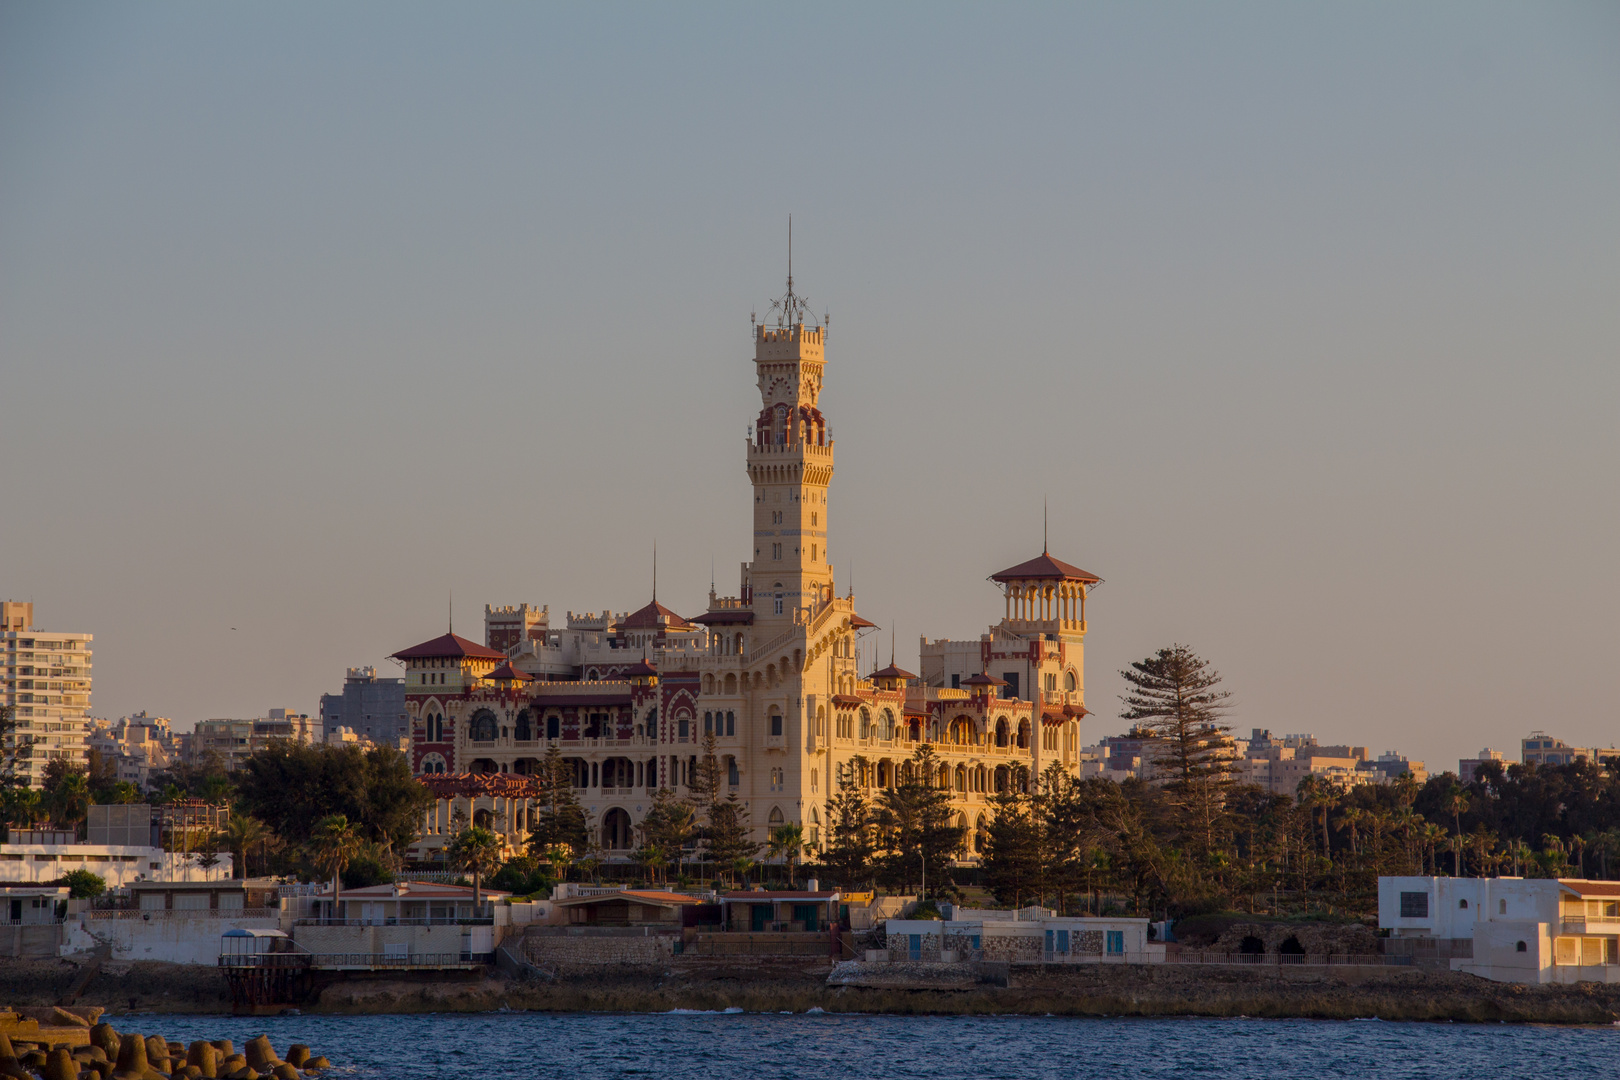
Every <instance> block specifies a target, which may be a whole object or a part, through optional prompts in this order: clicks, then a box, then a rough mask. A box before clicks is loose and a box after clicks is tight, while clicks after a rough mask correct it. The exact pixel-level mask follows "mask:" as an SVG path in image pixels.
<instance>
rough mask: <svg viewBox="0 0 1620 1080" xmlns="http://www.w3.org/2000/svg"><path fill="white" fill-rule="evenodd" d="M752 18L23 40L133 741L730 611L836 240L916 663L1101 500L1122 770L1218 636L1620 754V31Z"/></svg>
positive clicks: (846, 548) (856, 488)
mask: <svg viewBox="0 0 1620 1080" xmlns="http://www.w3.org/2000/svg"><path fill="white" fill-rule="evenodd" d="M751 16H753V13H752V12H745V11H743V10H741V9H738V10H732V9H729V8H709V9H704V10H702V11H697V12H691V11H675V10H670V11H658V12H645V11H642V12H636V13H634V17H633V18H632V17H631V14H630V13H628V12H627V13H624V14H623V16H622V17H615V15H614V13H612V12H603V11H599V10H589V9H584V10H581V9H568V8H557V9H552V8H544V7H535V8H521V9H509V8H501V7H480V6H473V7H464V8H458V9H455V10H454V11H450V10H448V9H446V10H435V9H400V8H397V7H394V6H388V7H383V6H381V5H370V4H354V5H345V6H343V7H341V8H337V9H327V8H316V7H281V8H259V7H252V6H241V7H230V8H216V9H206V8H203V9H200V8H195V7H189V6H188V7H179V6H168V5H161V4H159V5H142V6H133V7H131V6H119V5H82V6H73V7H69V8H60V7H53V6H31V5H12V6H8V7H6V8H4V9H0V243H3V244H4V246H5V249H6V251H7V258H6V259H4V260H0V328H3V331H0V332H3V337H0V358H3V359H0V510H3V512H4V514H5V518H4V524H3V525H0V529H3V532H0V538H3V539H0V598H5V599H16V600H33V601H34V602H35V620H36V622H37V624H38V625H40V626H41V627H43V628H47V629H56V630H62V631H72V632H80V633H88V634H93V635H94V636H95V641H94V645H95V687H94V696H93V699H92V702H91V712H92V714H94V715H96V716H101V717H108V718H116V717H118V716H122V715H127V714H132V713H136V712H139V711H141V710H147V711H149V712H151V713H152V714H153V715H163V716H167V717H171V718H172V719H174V720H175V722H176V724H177V726H180V727H183V728H189V727H190V726H191V725H192V724H193V723H195V721H197V720H200V719H208V718H215V717H252V716H258V715H261V714H262V712H263V711H264V710H266V709H268V708H270V707H272V706H277V707H296V708H297V709H298V710H300V711H302V712H307V713H309V714H311V715H317V714H318V710H319V707H320V697H321V695H322V694H328V693H338V692H340V691H341V690H342V687H343V685H344V678H345V672H346V669H348V668H356V667H364V666H375V667H376V668H377V669H378V674H379V675H383V676H394V675H396V674H397V670H396V668H395V666H394V665H393V664H391V663H389V662H388V661H387V659H386V658H387V657H388V656H389V655H390V654H391V653H393V652H395V651H397V650H399V649H401V648H403V647H405V646H408V645H411V644H413V643H415V642H418V641H422V640H424V639H425V638H427V637H428V636H430V635H432V634H437V633H442V632H443V627H444V625H445V618H446V610H445V605H446V601H447V598H448V596H449V595H450V594H451V593H452V592H453V593H454V596H455V598H456V609H457V616H456V628H457V630H458V632H460V633H462V634H463V635H465V636H467V637H469V638H472V639H474V640H482V626H481V622H480V619H481V616H482V611H483V605H484V604H485V603H490V604H496V605H502V604H516V603H523V602H529V603H534V604H548V605H550V608H551V610H552V612H554V613H558V612H562V611H566V610H567V609H569V608H572V609H574V610H600V609H601V608H603V607H605V606H606V607H611V608H612V609H613V610H615V611H632V610H635V609H637V608H639V607H641V606H642V605H643V604H645V603H646V601H647V599H648V598H649V596H650V592H651V581H650V552H651V548H652V544H653V542H654V540H656V542H657V544H658V551H659V581H658V593H659V599H660V601H662V602H663V603H664V604H666V605H667V606H669V607H671V608H672V609H674V610H675V611H677V612H678V613H680V614H682V615H692V614H695V613H697V612H699V611H701V610H702V609H703V607H704V605H705V603H706V598H707V592H708V587H709V581H710V573H711V570H710V568H711V565H712V566H713V567H714V568H715V570H714V573H715V575H716V577H717V578H718V582H717V584H718V588H719V590H720V591H721V592H722V593H727V592H731V591H733V590H734V587H735V584H736V578H737V567H738V565H739V563H740V562H742V561H743V560H744V559H746V558H748V557H749V552H748V551H746V550H743V546H742V542H741V541H740V540H739V537H740V536H744V535H745V534H746V523H747V521H748V514H749V502H748V500H749V494H748V492H749V485H748V480H747V477H746V476H745V475H744V474H743V471H742V469H741V468H740V466H739V464H738V463H739V461H740V460H741V446H742V442H743V440H744V437H745V431H746V429H747V426H748V424H749V422H750V420H751V419H752V418H753V416H754V414H755V412H756V411H757V403H756V404H754V405H751V404H750V402H749V396H750V394H749V391H750V387H749V385H748V380H747V377H746V372H747V370H748V366H749V359H750V355H751V353H750V344H749V340H748V338H747V336H746V335H747V333H748V316H749V313H750V311H751V310H752V311H755V312H763V311H764V310H765V304H766V303H767V302H768V300H769V298H770V297H772V296H775V295H779V294H780V292H781V289H782V278H783V276H784V273H785V258H786V252H785V235H784V233H785V224H786V219H787V215H788V213H789V212H792V213H793V215H794V276H795V282H796V285H797V286H798V287H799V288H800V289H801V290H802V291H803V292H805V293H807V294H808V295H809V296H810V297H811V298H812V301H813V303H814V305H815V310H816V311H818V312H820V311H830V312H831V315H832V325H831V333H830V338H829V342H828V365H829V382H828V389H827V401H828V403H829V405H828V415H829V416H832V417H833V418H834V424H835V427H834V430H833V435H834V436H835V437H836V438H837V439H838V442H839V447H838V453H839V471H838V476H837V478H836V479H835V481H834V482H833V484H832V488H831V495H830V505H831V507H832V513H833V514H834V515H835V520H836V526H835V528H836V534H835V535H834V536H832V537H830V538H829V543H830V545H831V547H832V552H833V561H834V564H835V566H836V574H837V587H838V591H839V592H840V593H842V592H844V591H845V590H846V589H847V588H848V585H849V581H850V579H851V578H853V581H854V585H855V588H856V595H857V600H858V603H859V607H860V610H861V612H862V614H863V615H865V616H867V617H868V618H871V619H872V620H874V621H875V622H877V623H878V624H879V625H880V626H882V627H883V634H882V637H883V638H884V639H885V642H886V641H887V639H888V637H889V635H890V633H891V631H892V632H893V633H894V635H895V640H896V641H897V659H898V660H899V662H900V664H901V665H902V666H906V665H907V664H908V663H913V664H914V663H915V661H916V658H917V639H918V635H919V634H920V633H924V632H926V633H928V634H929V635H930V636H937V635H942V634H946V635H952V636H957V637H960V636H964V635H977V634H978V633H979V632H981V630H982V629H983V626H984V625H985V624H986V623H988V622H991V621H993V620H994V619H996V618H998V617H999V616H1000V604H1001V598H1000V596H999V594H998V593H997V592H996V591H995V589H994V587H993V586H992V585H990V584H988V583H984V582H983V580H982V579H983V578H984V577H985V576H986V575H988V574H990V573H992V572H994V571H996V570H997V569H999V568H1001V567H1004V566H1009V565H1012V564H1014V563H1016V562H1018V561H1020V560H1023V559H1027V558H1029V557H1030V555H1031V554H1033V553H1034V552H1036V551H1038V550H1039V548H1040V546H1041V537H1042V506H1043V502H1044V503H1045V504H1046V505H1047V507H1048V508H1049V510H1048V513H1049V518H1050V521H1049V526H1048V528H1049V535H1050V543H1049V546H1050V549H1051V551H1052V553H1053V554H1055V555H1057V556H1059V557H1061V558H1063V559H1065V560H1068V561H1069V562H1072V563H1074V564H1076V565H1078V566H1080V567H1083V568H1085V569H1086V570H1089V571H1091V572H1093V573H1095V574H1097V575H1099V576H1100V577H1102V578H1103V579H1105V582H1106V584H1104V585H1103V586H1101V587H1100V588H1099V589H1098V590H1097V591H1096V594H1095V596H1094V597H1093V598H1092V600H1091V604H1092V607H1091V612H1090V616H1089V619H1090V631H1089V635H1088V637H1087V648H1086V653H1087V656H1086V681H1087V687H1086V691H1087V695H1086V696H1087V705H1088V707H1089V708H1090V709H1091V712H1092V714H1093V715H1091V716H1089V717H1087V718H1086V720H1085V722H1084V725H1083V727H1082V738H1083V741H1084V742H1085V743H1086V744H1088V745H1089V744H1093V743H1095V742H1096V741H1097V740H1098V739H1099V738H1100V737H1102V736H1103V735H1106V734H1112V733H1118V732H1121V731H1123V730H1124V729H1125V727H1126V725H1125V724H1124V722H1123V721H1120V720H1118V719H1117V718H1116V717H1117V713H1118V711H1119V709H1118V703H1117V697H1116V695H1117V694H1118V693H1119V692H1120V691H1121V687H1122V680H1120V679H1119V678H1118V677H1117V676H1116V674H1115V672H1116V671H1117V670H1118V669H1119V668H1121V667H1124V666H1126V665H1128V664H1129V663H1130V662H1131V661H1133V660H1137V659H1140V658H1142V657H1144V656H1146V655H1148V654H1149V653H1151V652H1152V651H1153V650H1155V649H1157V648H1159V647H1161V646H1166V645H1169V644H1171V643H1172V642H1183V643H1186V644H1188V645H1190V646H1191V647H1193V648H1194V649H1196V650H1197V651H1198V652H1199V653H1200V654H1201V655H1202V656H1203V657H1204V658H1206V659H1207V660H1208V661H1209V662H1210V663H1211V664H1212V665H1213V666H1214V667H1216V668H1217V669H1219V670H1220V671H1221V672H1222V673H1223V675H1224V676H1225V677H1226V685H1227V686H1228V688H1230V689H1231V690H1232V691H1233V692H1234V694H1235V702H1236V705H1235V708H1234V710H1233V712H1232V714H1231V717H1230V721H1231V723H1232V725H1233V727H1234V729H1235V730H1236V731H1237V732H1239V733H1246V732H1248V731H1249V730H1250V729H1251V728H1257V727H1258V728H1269V729H1270V730H1272V731H1273V732H1276V733H1278V734H1281V733H1284V732H1288V733H1294V732H1310V733H1313V734H1315V735H1316V736H1317V737H1318V738H1319V739H1321V740H1323V741H1324V742H1328V743H1354V744H1357V745H1362V744H1364V745H1366V746H1367V747H1369V749H1370V750H1371V753H1372V754H1373V755H1374V756H1376V755H1377V754H1379V753H1381V752H1383V751H1385V750H1399V751H1401V752H1403V753H1405V754H1408V755H1410V756H1411V757H1413V758H1417V759H1421V760H1424V761H1425V762H1427V764H1428V766H1429V768H1430V770H1431V771H1433V772H1439V771H1442V770H1444V769H1454V768H1456V765H1457V759H1458V758H1460V757H1471V756H1473V755H1475V754H1476V753H1477V752H1478V751H1479V750H1480V749H1481V748H1483V747H1487V746H1489V747H1491V748H1494V749H1496V750H1499V751H1502V752H1503V753H1505V754H1507V755H1508V756H1510V757H1512V756H1516V755H1517V752H1518V749H1519V740H1520V739H1521V738H1522V737H1523V736H1525V735H1526V734H1528V733H1529V732H1530V731H1532V730H1536V729H1540V730H1544V731H1546V732H1548V733H1549V734H1551V735H1554V736H1557V737H1558V738H1562V739H1564V740H1566V741H1567V742H1569V743H1570V744H1572V745H1574V746H1586V747H1601V746H1609V745H1612V744H1613V743H1615V742H1616V741H1620V740H1617V739H1616V737H1615V736H1616V727H1617V720H1620V716H1617V715H1616V710H1615V707H1614V705H1613V703H1612V700H1611V696H1610V695H1609V694H1608V692H1607V690H1608V688H1607V685H1606V682H1607V680H1606V678H1605V676H1606V675H1607V673H1608V671H1609V670H1611V669H1612V668H1613V666H1614V656H1615V654H1616V648H1617V646H1620V632H1617V631H1616V629H1615V622H1614V619H1613V615H1612V612H1611V610H1610V608H1611V602H1610V597H1612V596H1613V595H1615V594H1616V592H1617V590H1620V561H1617V560H1616V559H1614V557H1613V552H1614V537H1615V536H1616V535H1620V485H1617V484H1616V483H1615V481H1614V474H1615V471H1616V464H1617V462H1620V425H1616V423H1615V417H1616V403H1617V402H1620V364H1617V363H1616V362H1615V360H1616V357H1617V356H1620V305H1617V304H1615V302H1614V297H1615V296H1616V295H1620V204H1617V202H1616V200H1615V199H1614V197H1613V193H1614V192H1615V191H1616V190H1620V69H1617V68H1616V66H1615V64H1614V62H1613V60H1614V57H1615V56H1616V55H1620V11H1617V9H1615V8H1614V7H1613V6H1612V5H1598V4H1548V5H1538V6H1535V7H1533V8H1523V7H1514V6H1480V5H1467V6H1464V5H1461V4H1435V5H1429V6H1425V7H1422V8H1398V7H1387V8H1354V7H1347V8H1339V9H1331V8H1325V9H1318V8H1286V7H1276V6H1269V5H1267V6H1261V5H1254V4H1235V5H1228V6H1223V7H1221V8H1218V9H1201V10H1188V9H1181V8H1171V7H1167V6H1166V7H1159V6H1153V5H1130V6H1121V7H1106V8H1104V7H1093V8H1085V9H1060V10H1050V9H1036V8H1016V7H1013V8H1007V7H1002V8H998V9H996V10H994V11H991V10H988V9H986V10H976V9H960V10H953V11H944V12H942V11H940V10H939V9H935V8H927V9H924V8H904V7H894V8H888V9H877V10H871V9H865V8H858V7H848V8H827V9H820V10H817V11H815V12H808V11H794V12H782V13H778V14H777V15H775V16H773V17H772V18H770V19H768V20H760V19H758V18H757V17H751ZM886 647H887V646H886V644H885V646H884V648H885V649H886ZM887 659H888V657H887V655H886V653H885V655H884V656H883V657H882V661H881V662H887ZM867 666H868V668H870V666H871V665H870V664H868V665H867ZM912 670H915V668H912Z"/></svg>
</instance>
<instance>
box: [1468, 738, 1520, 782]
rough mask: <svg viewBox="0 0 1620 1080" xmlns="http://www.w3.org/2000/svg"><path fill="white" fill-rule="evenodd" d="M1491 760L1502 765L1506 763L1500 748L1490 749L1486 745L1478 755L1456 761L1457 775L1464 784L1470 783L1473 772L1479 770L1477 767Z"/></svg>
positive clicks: (1472, 778)
mask: <svg viewBox="0 0 1620 1080" xmlns="http://www.w3.org/2000/svg"><path fill="white" fill-rule="evenodd" d="M1491 762H1495V763H1496V764H1498V765H1501V766H1504V767H1506V765H1507V764H1508V763H1507V762H1506V761H1504V760H1503V758H1502V752H1501V751H1500V750H1492V749H1491V748H1490V747H1488V746H1487V747H1486V748H1485V749H1483V750H1481V751H1480V752H1479V756H1478V757H1471V758H1463V759H1462V760H1461V761H1459V762H1457V777H1458V778H1459V779H1460V780H1462V782H1463V783H1465V784H1468V783H1472V782H1473V780H1474V774H1475V773H1476V772H1478V771H1479V767H1480V766H1481V765H1485V764H1489V763H1491Z"/></svg>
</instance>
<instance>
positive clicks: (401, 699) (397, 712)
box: [321, 604, 546, 747]
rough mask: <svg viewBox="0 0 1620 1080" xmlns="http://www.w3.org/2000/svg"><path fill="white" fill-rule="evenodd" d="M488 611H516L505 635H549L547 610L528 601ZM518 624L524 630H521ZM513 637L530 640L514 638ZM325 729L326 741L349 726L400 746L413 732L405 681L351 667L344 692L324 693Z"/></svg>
mask: <svg viewBox="0 0 1620 1080" xmlns="http://www.w3.org/2000/svg"><path fill="white" fill-rule="evenodd" d="M486 610H489V611H494V612H495V614H496V616H497V618H498V619H499V618H501V617H502V616H504V615H505V614H506V613H508V612H515V613H516V614H515V615H514V616H512V617H510V618H507V619H506V620H505V621H504V622H500V623H499V624H498V626H499V633H500V634H501V635H503V638H504V637H505V636H509V635H510V634H516V633H520V632H521V633H524V634H526V633H528V629H527V628H528V627H531V626H534V625H538V626H539V627H540V636H541V638H542V639H543V638H544V636H545V619H546V614H545V611H544V610H543V609H542V610H539V611H531V610H530V608H529V605H527V604H524V605H522V608H521V609H513V608H499V609H486ZM508 623H510V624H512V625H508ZM514 626H521V627H523V629H522V630H521V631H519V630H517V629H514V628H513V627H514ZM495 632H496V629H495V624H492V628H491V633H492V634H494V633H495ZM512 640H513V641H514V642H517V641H520V640H529V639H527V638H521V637H513V638H512ZM321 728H322V732H321V737H322V739H323V740H324V741H326V742H332V741H343V740H342V739H341V738H339V739H337V740H334V739H333V735H334V733H336V732H337V731H338V729H339V728H347V729H349V730H350V731H352V732H353V733H354V734H355V736H357V737H362V738H365V739H368V740H370V741H371V742H372V743H375V744H377V745H386V746H396V747H397V746H399V745H400V740H402V739H405V740H408V739H409V738H410V734H411V721H410V715H409V714H408V713H406V711H405V680H404V679H388V678H379V677H378V675H377V669H376V668H374V667H357V668H349V669H348V673H347V675H346V676H345V677H344V680H343V691H342V692H341V693H337V694H322V695H321ZM406 745H409V743H408V742H407V744H406Z"/></svg>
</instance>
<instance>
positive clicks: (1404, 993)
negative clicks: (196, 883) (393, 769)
mask: <svg viewBox="0 0 1620 1080" xmlns="http://www.w3.org/2000/svg"><path fill="white" fill-rule="evenodd" d="M910 966H911V965H888V966H886V970H884V971H881V972H879V971H863V970H861V968H862V967H863V966H861V965H855V966H854V967H853V968H851V966H849V965H844V966H843V967H842V969H841V971H840V975H839V977H838V979H839V981H837V982H835V983H829V981H828V976H829V974H830V973H831V971H832V968H831V967H830V965H829V964H827V963H826V962H821V963H820V964H806V963H803V962H795V961H782V962H776V963H772V962H755V963H738V962H736V961H735V960H727V959H723V958H712V959H708V960H705V961H702V962H693V961H690V960H688V961H684V962H677V963H676V964H673V965H670V966H668V967H659V968H648V969H645V970H640V969H635V970H615V971H614V972H613V973H612V974H608V973H607V972H604V971H602V970H601V969H597V970H594V971H583V970H582V971H578V972H568V973H560V974H558V975H556V976H555V977H554V978H550V979H520V978H512V977H508V976H506V975H502V974H490V975H487V976H481V977H472V978H467V979H463V980H459V981H458V980H446V979H443V978H442V977H435V978H423V979H410V978H399V977H384V978H361V979H348V980H344V981H340V982H335V983H333V984H331V985H329V986H327V987H325V988H324V989H322V990H321V992H320V993H319V994H318V995H317V997H316V998H315V1000H313V1001H310V1002H308V1003H306V1004H304V1005H302V1006H300V1008H301V1009H302V1011H303V1012H305V1013H310V1014H313V1013H323V1014H369V1013H432V1012H438V1013H451V1012H487V1011H492V1010H498V1009H511V1010H518V1011H522V1010H532V1011H538V1012H644V1013H659V1012H668V1011H670V1010H672V1009H707V1010H716V1011H718V1010H723V1009H739V1008H740V1009H743V1010H745V1011H748V1012H784V1011H791V1012H807V1011H809V1010H811V1009H820V1010H822V1011H824V1012H829V1013H889V1014H898V1015H993V1014H1023V1015H1041V1016H1044V1015H1057V1016H1095V1017H1101V1016H1110V1017H1119V1016H1136V1017H1151V1016H1161V1017H1162V1016H1204V1017H1238V1016H1247V1017H1256V1018H1274V1019H1281V1018H1303V1019H1328V1020H1351V1019H1361V1018H1367V1017H1375V1016H1376V1017H1378V1018H1380V1019H1383V1020H1412V1021H1457V1022H1474V1023H1495V1022H1506V1023H1538V1024H1605V1025H1607V1024H1614V1023H1616V1022H1620V986H1609V985H1605V984H1596V983H1580V984H1576V985H1571V986H1524V985H1519V984H1512V983H1493V982H1487V981H1484V980H1481V979H1478V978H1475V977H1473V976H1469V975H1461V974H1455V973H1452V972H1448V971H1435V970H1425V969H1419V968H1391V967H1338V968H1326V967H1305V966H1300V967H1292V968H1290V967H1281V968H1278V967H1272V966H1265V967H1243V966H1233V967H1224V966H1217V965H1209V966H1203V965H1192V964H1186V965H1183V964H1164V965H1151V966H1123V965H1107V966H1103V965H1095V966H1092V965H1087V966H1062V967H1059V966H1055V965H1054V966H1049V967H1042V966H1039V965H1027V966H1023V965H1015V966H1013V967H1012V968H1011V969H1010V970H1005V971H1004V972H995V973H992V974H989V975H982V974H981V975H972V974H967V973H962V972H954V973H952V972H945V971H942V970H940V969H938V968H937V967H929V968H928V970H926V971H918V972H908V971H906V970H905V969H906V968H909V967H910ZM74 972H75V968H74V966H73V965H72V964H71V963H68V962H65V961H16V960H5V961H0V986H4V987H6V993H7V996H8V997H9V998H10V999H11V1001H10V1004H12V1005H16V1006H29V1005H49V1004H52V1003H53V1002H54V1001H56V1000H58V999H59V998H60V997H61V995H62V994H63V993H64V992H65V991H66V989H67V987H68V986H69V984H70V983H71V981H72V979H73V975H74ZM1003 983H1004V985H1002V984H1003ZM81 1002H82V1003H83V1004H85V1005H94V1006H100V1007H102V1008H105V1009H106V1010H107V1013H108V1015H110V1016H116V1015H121V1014H129V1013H138V1012H164V1013H226V1012H229V1011H230V999H229V997H228V995H227V994H226V990H225V984H224V980H223V979H222V978H221V977H220V976H219V975H218V974H217V973H216V972H214V971H213V970H211V969H205V968H197V967H187V966H181V965H174V964H159V963H150V962H141V963H133V964H128V965H118V966H117V967H116V968H115V969H114V970H110V971H103V972H102V973H101V974H100V975H98V976H97V977H96V979H95V980H94V981H93V982H92V983H91V985H90V986H89V987H88V988H87V990H86V991H85V993H84V995H83V997H82V999H81Z"/></svg>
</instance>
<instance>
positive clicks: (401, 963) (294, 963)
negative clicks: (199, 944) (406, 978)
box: [219, 952, 495, 968]
mask: <svg viewBox="0 0 1620 1080" xmlns="http://www.w3.org/2000/svg"><path fill="white" fill-rule="evenodd" d="M494 956H495V954H494V953H470V952H439V953H411V954H408V955H399V954H395V953H371V952H354V953H306V952H277V953H248V954H242V955H237V956H231V955H224V954H222V955H221V956H220V958H219V966H220V967H223V968H304V967H316V968H343V967H349V968H355V967H368V968H369V967H386V968H442V967H460V966H465V965H468V964H487V963H490V962H491V961H492V960H493V959H494Z"/></svg>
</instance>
